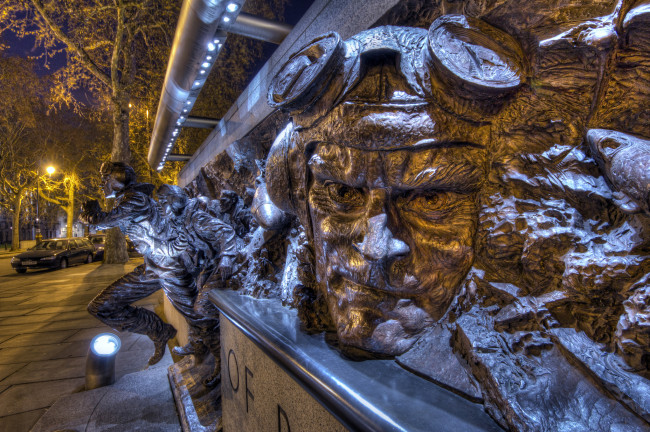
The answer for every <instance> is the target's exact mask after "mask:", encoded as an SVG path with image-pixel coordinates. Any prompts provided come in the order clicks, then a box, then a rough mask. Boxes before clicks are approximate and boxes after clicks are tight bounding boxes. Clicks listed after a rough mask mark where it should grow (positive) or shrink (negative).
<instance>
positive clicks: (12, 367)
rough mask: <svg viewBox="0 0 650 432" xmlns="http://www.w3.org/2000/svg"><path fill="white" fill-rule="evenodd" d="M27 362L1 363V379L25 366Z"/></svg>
mask: <svg viewBox="0 0 650 432" xmlns="http://www.w3.org/2000/svg"><path fill="white" fill-rule="evenodd" d="M26 364H27V363H15V364H7V365H0V381H2V380H3V379H5V378H6V377H8V376H9V375H11V374H12V373H14V372H16V371H17V370H18V369H20V368H22V367H23V366H25V365H26Z"/></svg>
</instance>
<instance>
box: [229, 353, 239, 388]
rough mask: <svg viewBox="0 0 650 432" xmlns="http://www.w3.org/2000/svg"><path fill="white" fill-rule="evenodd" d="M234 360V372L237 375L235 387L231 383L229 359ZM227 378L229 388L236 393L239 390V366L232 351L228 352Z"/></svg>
mask: <svg viewBox="0 0 650 432" xmlns="http://www.w3.org/2000/svg"><path fill="white" fill-rule="evenodd" d="M231 357H232V358H233V359H235V372H236V373H237V386H235V384H233V382H232V367H230V358H231ZM228 377H229V378H230V387H232V389H233V390H234V391H235V392H237V390H239V364H238V363H237V356H236V355H235V352H234V351H233V350H230V351H228Z"/></svg>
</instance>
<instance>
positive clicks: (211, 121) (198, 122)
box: [182, 116, 221, 129]
mask: <svg viewBox="0 0 650 432" xmlns="http://www.w3.org/2000/svg"><path fill="white" fill-rule="evenodd" d="M220 121H221V119H215V118H210V117H196V116H187V120H185V121H184V122H183V125H182V126H183V127H190V128H199V129H214V127H215V126H216V125H218V124H219V122H220Z"/></svg>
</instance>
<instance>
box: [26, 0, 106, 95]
mask: <svg viewBox="0 0 650 432" xmlns="http://www.w3.org/2000/svg"><path fill="white" fill-rule="evenodd" d="M31 2H32V4H33V5H34V7H35V8H36V10H37V11H38V12H39V14H40V15H41V18H43V20H44V21H45V23H46V24H47V26H48V27H49V28H50V30H51V31H52V33H54V35H55V36H56V37H57V39H59V40H60V41H61V42H63V43H64V44H66V45H67V46H68V48H69V49H70V50H71V51H72V52H73V53H74V54H76V55H77V57H78V58H79V60H80V61H81V62H82V63H83V65H84V66H86V68H87V69H88V70H89V71H90V73H92V74H93V75H94V76H95V77H96V78H97V79H98V80H100V81H101V82H103V83H104V84H106V85H107V86H109V87H110V86H111V79H110V77H109V76H108V75H106V73H104V72H103V71H102V70H101V69H100V68H99V67H98V66H97V65H96V64H95V62H94V61H93V60H92V59H91V58H90V56H89V55H88V53H87V52H86V51H85V50H84V49H83V48H82V47H80V46H79V45H77V44H76V43H74V41H72V39H70V38H69V37H68V36H67V35H66V34H65V33H63V31H62V30H61V29H60V28H59V26H57V25H56V24H55V23H54V21H52V20H51V19H50V17H49V15H48V14H47V12H46V11H45V7H44V6H43V2H41V0H31Z"/></svg>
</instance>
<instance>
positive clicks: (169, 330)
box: [149, 324, 176, 366]
mask: <svg viewBox="0 0 650 432" xmlns="http://www.w3.org/2000/svg"><path fill="white" fill-rule="evenodd" d="M174 336H176V329H175V328H174V326H172V325H171V324H164V325H163V329H162V331H161V332H159V333H156V334H155V335H151V334H150V335H149V337H150V338H151V340H152V341H153V345H154V347H155V351H154V353H153V355H152V356H151V358H149V366H151V365H154V364H156V363H158V362H159V361H160V359H162V358H163V356H164V355H165V346H166V345H167V341H169V339H171V338H173V337H174Z"/></svg>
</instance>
